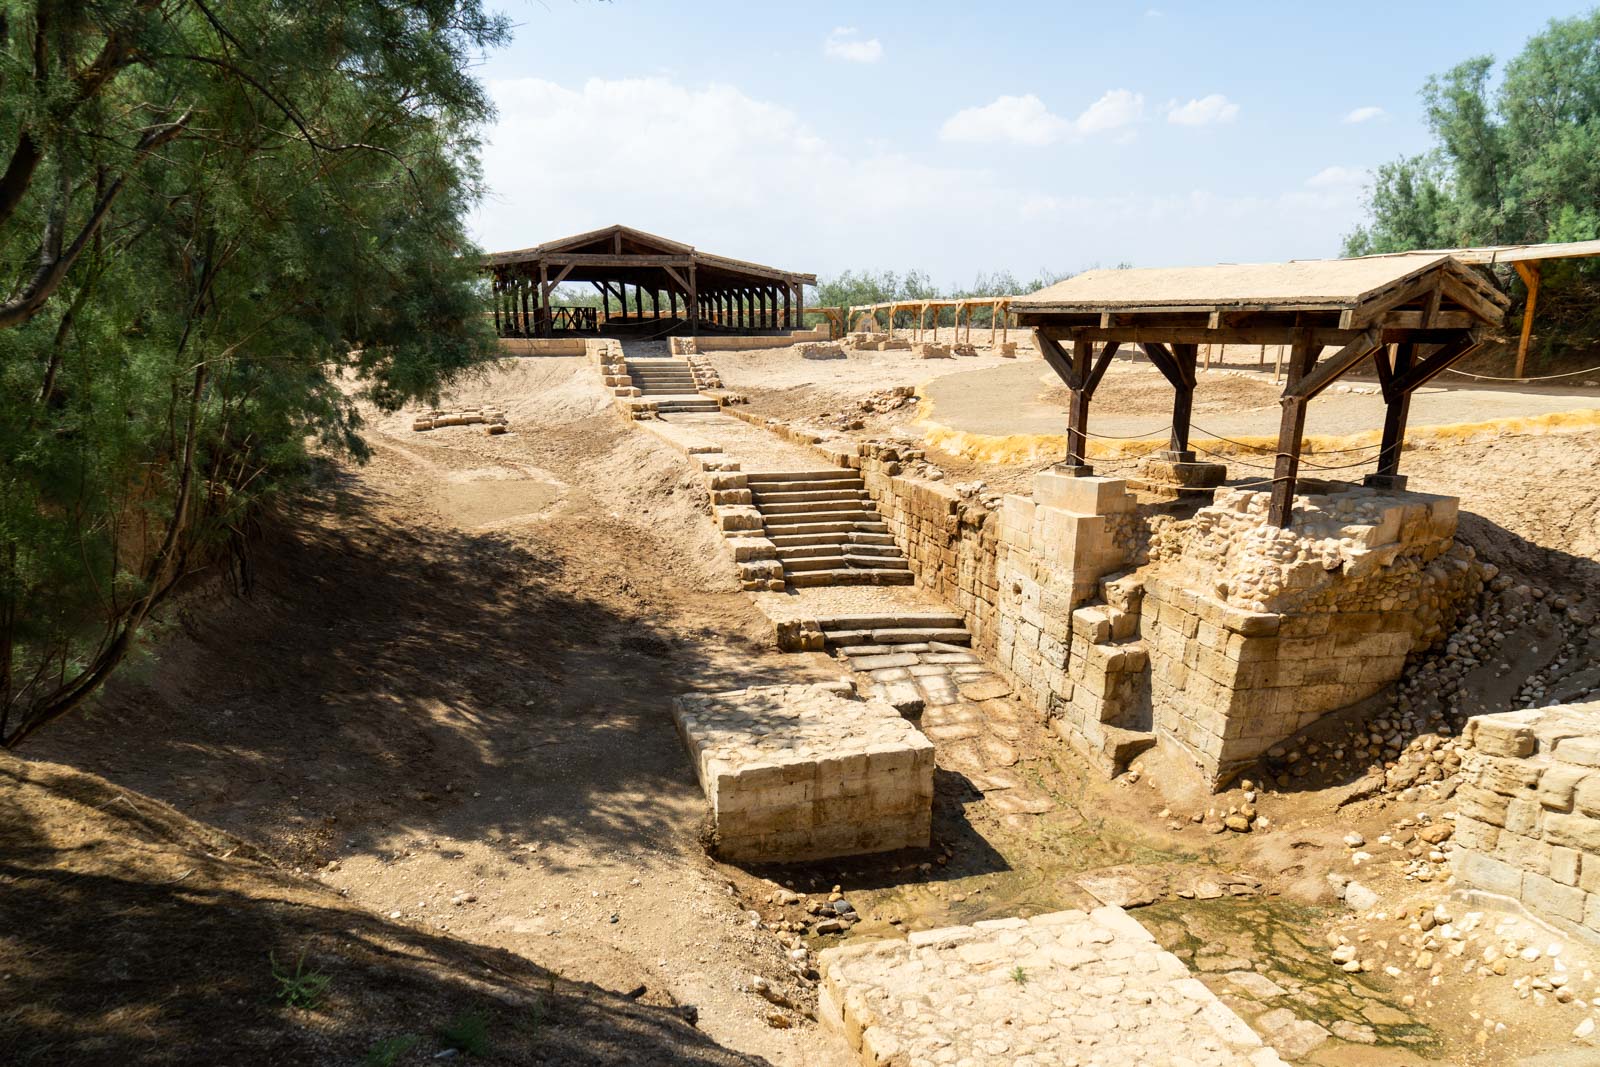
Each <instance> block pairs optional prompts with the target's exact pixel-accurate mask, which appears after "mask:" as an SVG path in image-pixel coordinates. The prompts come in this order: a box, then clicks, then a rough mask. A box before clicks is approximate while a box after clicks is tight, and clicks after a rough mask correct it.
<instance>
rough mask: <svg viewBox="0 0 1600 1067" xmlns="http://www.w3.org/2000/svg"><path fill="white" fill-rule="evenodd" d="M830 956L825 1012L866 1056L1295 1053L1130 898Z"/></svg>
mask: <svg viewBox="0 0 1600 1067" xmlns="http://www.w3.org/2000/svg"><path fill="white" fill-rule="evenodd" d="M818 966H819V968H820V969H821V971H822V973H823V984H822V991H821V998H820V1001H819V1004H818V1014H819V1016H820V1017H821V1018H822V1019H823V1020H825V1021H826V1022H828V1023H829V1024H831V1025H833V1026H836V1027H838V1028H839V1029H841V1030H842V1031H843V1033H844V1035H845V1037H846V1039H847V1040H848V1041H849V1042H850V1044H851V1046H852V1047H853V1048H854V1049H855V1050H856V1053H857V1056H858V1058H859V1060H860V1062H861V1063H863V1064H872V1065H894V1067H922V1065H929V1067H931V1065H937V1064H952V1065H960V1067H989V1065H993V1067H1000V1065H1005V1067H1048V1065H1062V1067H1102V1065H1105V1067H1110V1065H1115V1067H1132V1065H1135V1064H1137V1065H1139V1067H1274V1065H1280V1064H1282V1063H1283V1061H1282V1060H1281V1059H1280V1058H1279V1057H1278V1054H1277V1052H1275V1051H1274V1050H1273V1049H1271V1048H1267V1047H1265V1046H1263V1045H1262V1043H1261V1039H1260V1038H1259V1037H1257V1036H1256V1034H1255V1032H1254V1031H1253V1030H1251V1029H1250V1027H1248V1026H1247V1025H1245V1023H1244V1022H1243V1021H1242V1020H1241V1019H1240V1018H1239V1017H1238V1016H1237V1015H1235V1014H1234V1013H1233V1011H1231V1010H1230V1009H1229V1008H1228V1007H1227V1006H1226V1005H1224V1004H1223V1003H1222V1002H1221V1001H1220V1000H1218V999H1217V997H1216V995H1215V994H1213V993H1212V992H1211V991H1210V990H1209V989H1207V988H1206V987H1205V985H1204V984H1202V983H1201V982H1200V981H1199V980H1197V979H1195V978H1193V977H1191V976H1190V974H1189V970H1188V968H1187V967H1185V966H1184V964H1183V962H1182V961H1181V960H1179V959H1178V958H1177V957H1175V956H1173V955H1172V954H1171V953H1169V952H1166V951H1164V950H1163V949H1162V948H1161V947H1160V946H1159V945H1157V944H1156V942H1155V940H1154V939H1153V938H1152V937H1151V936H1150V934H1149V933H1148V932H1147V931H1146V930H1145V929H1144V927H1142V926H1140V925H1139V924H1138V923H1137V922H1135V921H1134V920H1133V919H1132V918H1130V917H1129V916H1128V914H1127V913H1126V912H1124V911H1123V910H1122V909H1121V908H1112V907H1105V908H1097V909H1095V910H1094V911H1093V912H1087V913H1086V912H1082V911H1063V912H1055V913H1052V914H1049V915H1039V916H1035V917H1033V918H1031V919H995V920H990V921H986V922H979V923H975V924H974V925H972V926H955V927H949V928H947V929H943V930H928V931H919V932H915V933H912V934H911V935H910V936H909V938H908V939H907V940H905V941H899V940H890V941H877V942H869V943H866V944H852V945H845V946H841V947H839V948H833V949H828V950H827V951H825V952H823V953H822V954H821V956H820V957H819V959H818Z"/></svg>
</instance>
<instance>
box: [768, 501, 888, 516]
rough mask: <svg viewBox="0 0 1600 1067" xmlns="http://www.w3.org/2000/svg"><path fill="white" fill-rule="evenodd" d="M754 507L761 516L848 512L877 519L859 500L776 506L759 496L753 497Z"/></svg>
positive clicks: (804, 502)
mask: <svg viewBox="0 0 1600 1067" xmlns="http://www.w3.org/2000/svg"><path fill="white" fill-rule="evenodd" d="M755 501H756V507H758V508H760V509H761V514H763V515H823V514H835V513H838V512H848V513H850V514H852V515H871V516H873V517H874V518H876V517H877V514H878V513H877V512H875V511H872V510H871V509H870V508H868V507H867V506H866V505H865V504H863V503H862V502H861V500H859V499H855V500H797V501H795V502H794V503H792V504H776V503H773V502H772V501H771V500H768V499H765V498H763V497H761V496H756V497H755Z"/></svg>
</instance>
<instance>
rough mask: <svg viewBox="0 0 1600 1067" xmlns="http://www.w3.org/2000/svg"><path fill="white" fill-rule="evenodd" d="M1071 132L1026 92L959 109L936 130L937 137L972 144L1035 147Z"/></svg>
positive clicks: (1066, 123) (1042, 104)
mask: <svg viewBox="0 0 1600 1067" xmlns="http://www.w3.org/2000/svg"><path fill="white" fill-rule="evenodd" d="M1071 129H1072V123H1070V122H1068V121H1067V120H1066V119H1064V118H1062V117H1061V116H1060V115H1055V114H1051V112H1050V109H1049V108H1047V107H1045V106H1044V101H1043V100H1040V99H1039V98H1038V97H1037V96H1034V95H1033V94H1032V93H1029V94H1028V95H1027V96H1002V97H998V98H996V100H995V101H994V103H992V104H986V105H984V106H983V107H968V108H962V109H961V110H960V111H957V112H956V113H955V114H954V115H951V116H950V117H949V118H948V119H945V121H944V125H943V126H941V127H940V128H939V138H940V140H944V141H966V142H971V143H975V144H981V143H984V142H992V141H1010V142H1011V143H1013V144H1025V145H1034V146H1038V145H1047V144H1051V143H1053V142H1055V141H1058V140H1060V139H1061V138H1062V137H1063V136H1065V135H1066V134H1067V133H1068V132H1069V131H1070V130H1071Z"/></svg>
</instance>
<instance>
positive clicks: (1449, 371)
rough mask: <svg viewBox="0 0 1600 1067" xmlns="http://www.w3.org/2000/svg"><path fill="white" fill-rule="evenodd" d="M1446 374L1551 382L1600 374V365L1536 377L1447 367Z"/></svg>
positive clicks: (1501, 380)
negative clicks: (1474, 372)
mask: <svg viewBox="0 0 1600 1067" xmlns="http://www.w3.org/2000/svg"><path fill="white" fill-rule="evenodd" d="M1445 373H1446V374H1459V375H1461V376H1462V377H1463V378H1477V379H1478V380H1479V381H1484V382H1549V381H1554V380H1555V379H1557V378H1576V377H1577V376H1578V375H1580V374H1600V367H1590V368H1589V369H1588V370H1570V371H1566V372H1564V373H1561V374H1541V375H1539V376H1537V377H1534V378H1497V377H1495V376H1494V375H1493V374H1473V373H1472V372H1471V371H1464V370H1456V369H1455V368H1454V367H1446V368H1445Z"/></svg>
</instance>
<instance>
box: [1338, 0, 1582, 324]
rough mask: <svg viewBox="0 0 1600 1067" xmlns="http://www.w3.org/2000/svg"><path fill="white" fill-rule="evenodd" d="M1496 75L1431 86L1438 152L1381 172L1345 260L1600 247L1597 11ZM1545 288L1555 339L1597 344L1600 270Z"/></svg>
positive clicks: (1454, 72) (1552, 277) (1448, 76)
mask: <svg viewBox="0 0 1600 1067" xmlns="http://www.w3.org/2000/svg"><path fill="white" fill-rule="evenodd" d="M1494 74H1495V62H1494V59H1493V58H1492V57H1490V56H1477V57H1474V58H1472V59H1468V60H1466V61H1465V62H1463V63H1460V64H1458V65H1457V66H1456V67H1454V68H1453V69H1451V70H1449V71H1447V72H1445V73H1444V74H1441V75H1438V76H1436V77H1432V78H1429V79H1428V81H1427V83H1426V85H1425V86H1424V87H1423V90H1422V99H1423V102H1424V104H1425V105H1426V109H1427V116H1428V124H1429V127H1430V129H1431V130H1432V133H1433V138H1434V142H1435V143H1434V146H1433V147H1432V148H1431V149H1430V150H1429V151H1427V152H1425V153H1423V154H1420V155H1415V156H1409V157H1406V158H1402V159H1398V160H1395V161H1394V162H1392V163H1387V164H1385V165H1383V166H1381V167H1379V168H1378V170H1377V172H1376V174H1375V175H1374V176H1373V183H1372V186H1371V189H1370V192H1369V200H1368V214H1369V216H1370V218H1369V221H1368V222H1367V223H1366V224H1365V225H1364V226H1361V227H1359V228H1357V229H1356V230H1355V231H1354V232H1353V233H1351V234H1350V235H1349V237H1348V238H1346V241H1345V253H1346V254H1347V255H1369V254H1372V253H1380V252H1402V251H1408V250H1410V249H1416V248H1455V247H1464V246H1470V245H1486V244H1523V243H1537V242H1545V241H1588V240H1595V239H1597V238H1600V10H1596V11H1592V12H1590V13H1589V14H1586V15H1580V16H1577V17H1574V18H1568V19H1558V20H1553V21H1551V22H1550V24H1549V25H1548V26H1547V27H1546V28H1545V30H1544V32H1542V33H1540V34H1538V35H1536V36H1534V37H1532V38H1530V39H1529V40H1528V42H1527V44H1526V45H1525V46H1524V47H1523V49H1522V51H1521V52H1520V53H1519V54H1518V55H1517V56H1516V57H1514V58H1513V59H1511V60H1510V61H1509V62H1507V63H1506V64H1505V68H1504V71H1503V72H1502V76H1501V77H1500V79H1499V81H1498V83H1496V81H1495V77H1494ZM1545 281H1546V289H1547V290H1548V295H1543V296H1541V298H1540V299H1541V312H1540V319H1541V322H1542V323H1548V324H1551V325H1554V326H1555V327H1556V329H1554V330H1552V331H1551V332H1550V333H1551V337H1550V339H1551V340H1556V341H1557V342H1558V347H1567V346H1573V345H1584V344H1588V343H1590V339H1591V338H1592V336H1593V333H1594V325H1595V324H1594V323H1593V322H1592V321H1585V313H1586V311H1587V309H1592V308H1593V307H1594V305H1595V303H1596V301H1595V297H1596V295H1600V266H1597V265H1596V264H1595V263H1594V262H1593V261H1589V262H1587V263H1577V264H1566V265H1561V266H1552V267H1547V268H1546V274H1545ZM1588 314H1589V315H1592V312H1588ZM1547 316H1548V317H1547Z"/></svg>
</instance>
